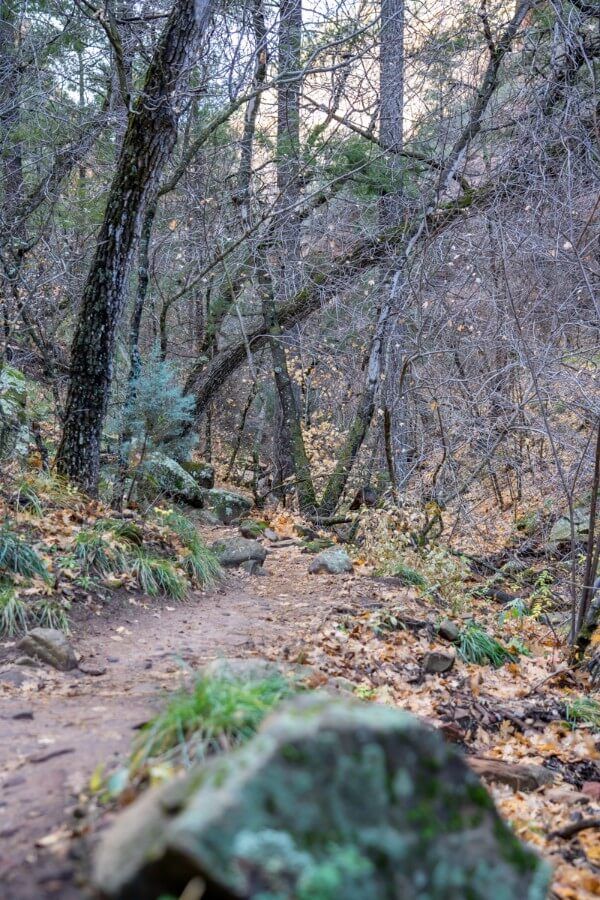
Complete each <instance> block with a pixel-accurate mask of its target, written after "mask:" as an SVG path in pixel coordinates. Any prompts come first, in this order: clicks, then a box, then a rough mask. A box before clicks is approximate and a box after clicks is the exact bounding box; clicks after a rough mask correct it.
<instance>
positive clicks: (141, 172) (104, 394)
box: [57, 0, 211, 495]
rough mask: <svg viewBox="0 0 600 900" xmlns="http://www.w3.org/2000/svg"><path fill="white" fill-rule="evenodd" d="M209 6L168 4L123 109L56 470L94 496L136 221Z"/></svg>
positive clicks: (171, 132) (171, 128)
mask: <svg viewBox="0 0 600 900" xmlns="http://www.w3.org/2000/svg"><path fill="white" fill-rule="evenodd" d="M210 8H211V0H178V2H177V3H175V5H174V7H173V9H172V11H171V14H170V16H169V18H168V20H167V23H166V25H165V28H164V30H163V33H162V35H161V37H160V39H159V42H158V45H157V47H156V50H155V52H154V55H153V58H152V61H151V63H150V66H149V68H148V71H147V73H146V78H145V82H144V86H143V88H142V91H141V93H140V95H139V97H138V98H137V100H136V101H135V103H134V105H133V108H132V110H131V113H130V114H129V116H128V122H127V129H126V132H125V137H124V139H123V145H122V148H121V153H120V156H119V160H118V163H117V170H116V173H115V176H114V179H113V182H112V185H111V188H110V192H109V196H108V202H107V206H106V210H105V213H104V220H103V223H102V227H101V229H100V234H99V236H98V242H97V246H96V252H95V254H94V258H93V261H92V264H91V267H90V272H89V275H88V279H87V283H86V285H85V288H84V292H83V299H82V304H81V310H80V313H79V318H78V322H77V328H76V332H75V338H74V341H73V348H72V356H71V378H70V382H69V391H68V396H67V404H66V414H65V422H64V429H63V435H62V441H61V444H60V447H59V450H58V456H57V469H58V471H59V472H60V473H61V474H63V475H66V476H67V477H68V478H70V479H72V480H73V481H74V482H76V483H77V484H79V485H80V486H81V487H82V488H83V489H84V490H85V491H87V492H89V493H90V494H92V495H95V494H96V493H97V489H98V477H99V467H100V442H101V436H102V426H103V424H104V419H105V416H106V409H107V404H108V398H109V393H110V387H111V382H112V375H113V357H114V348H115V338H116V332H117V327H118V323H119V319H120V315H121V311H122V308H123V302H124V296H125V289H126V283H127V278H128V275H129V271H130V267H131V258H132V254H133V250H134V246H135V240H136V237H137V232H138V226H139V222H140V218H141V216H142V215H143V212H144V209H145V206H146V202H147V200H148V198H149V197H151V196H152V195H153V193H154V191H155V190H156V188H157V185H158V179H159V178H160V175H161V173H162V171H163V168H164V166H165V163H166V161H167V160H168V158H169V156H170V154H171V152H172V150H173V147H174V145H175V141H176V139H177V123H178V111H177V109H176V107H175V105H174V103H173V97H174V94H175V92H176V90H177V88H178V87H179V86H180V85H181V82H182V81H183V79H184V77H185V76H186V75H187V73H188V70H189V66H190V62H191V58H192V54H193V50H194V46H195V43H196V40H197V39H198V37H199V36H200V34H201V33H202V31H203V30H204V28H205V26H206V24H207V22H208V18H209V16H210Z"/></svg>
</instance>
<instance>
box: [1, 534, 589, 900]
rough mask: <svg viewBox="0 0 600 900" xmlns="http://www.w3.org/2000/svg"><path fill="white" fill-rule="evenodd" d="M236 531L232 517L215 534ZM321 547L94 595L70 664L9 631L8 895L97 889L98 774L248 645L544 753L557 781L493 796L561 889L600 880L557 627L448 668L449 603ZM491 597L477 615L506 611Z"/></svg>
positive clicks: (537, 758) (531, 628)
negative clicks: (180, 584) (515, 647)
mask: <svg viewBox="0 0 600 900" xmlns="http://www.w3.org/2000/svg"><path fill="white" fill-rule="evenodd" d="M225 533H228V534H233V533H235V532H234V531H233V529H227V530H226V529H205V535H204V536H205V537H206V538H207V539H208V540H214V538H215V537H218V536H220V535H222V534H225ZM310 560H311V557H310V556H307V555H306V554H304V553H302V552H301V550H300V548H299V547H298V546H297V545H296V544H287V545H284V546H280V547H278V546H277V544H272V545H271V546H270V547H269V555H268V557H267V561H266V564H265V570H266V573H267V574H266V575H265V576H264V577H261V576H250V575H247V574H245V573H240V574H237V573H236V574H232V575H228V576H227V579H226V581H225V582H224V583H223V584H222V585H221V587H220V588H218V589H215V590H213V591H208V592H199V593H197V594H195V595H193V596H191V597H190V598H189V599H188V600H186V601H184V602H180V603H175V602H173V601H165V600H161V601H158V600H149V599H148V600H145V599H144V598H143V597H140V596H135V597H131V596H129V597H127V596H125V595H123V596H122V597H120V599H114V600H113V601H112V602H111V603H109V604H106V605H104V606H98V607H91V608H90V607H87V608H86V609H85V610H84V609H83V608H82V610H81V611H80V613H79V615H75V617H74V619H73V622H72V632H71V635H70V640H71V642H72V643H73V645H74V647H75V649H76V651H77V653H78V654H79V655H80V669H78V670H74V671H71V672H65V673H63V672H57V671H55V670H52V669H48V668H46V667H39V668H31V667H25V666H18V665H16V664H15V659H16V657H17V656H18V651H17V648H16V646H15V645H14V644H13V643H11V642H5V643H4V644H3V645H0V719H1V720H2V722H1V726H0V727H1V731H2V740H1V741H0V784H1V794H0V840H1V846H2V853H1V854H0V898H2V900H33V898H36V900H45V898H61V900H75V898H83V897H87V896H88V892H87V888H86V880H85V871H86V864H87V859H89V848H90V847H91V846H93V844H94V842H95V841H96V840H97V837H98V835H99V834H101V832H102V830H103V828H105V827H107V826H108V825H109V824H110V823H111V821H113V819H114V816H115V815H117V814H118V810H117V809H116V808H115V805H114V804H112V805H108V806H106V807H102V806H101V805H100V806H98V805H97V804H95V800H94V790H93V788H92V787H91V784H92V783H93V781H94V778H95V775H96V773H98V772H99V771H103V772H104V771H106V772H110V771H111V770H113V769H115V768H117V767H118V766H119V765H123V763H126V761H127V757H128V754H129V752H130V749H131V742H132V739H133V737H134V735H135V733H136V728H139V726H140V725H141V724H142V723H144V722H146V721H148V719H149V718H151V717H152V716H153V715H154V714H155V712H156V710H157V709H159V708H160V706H161V703H162V702H163V700H164V697H165V695H166V694H167V693H169V692H172V691H173V690H176V689H177V688H179V687H181V686H183V685H185V684H186V683H188V682H189V679H190V675H191V673H193V671H194V670H197V669H198V668H199V667H200V666H201V665H202V664H203V663H205V662H207V661H209V660H210V659H214V658H219V657H243V656H260V657H268V658H270V659H286V660H289V661H292V662H299V663H308V664H309V665H311V666H312V667H313V668H314V670H315V678H314V680H313V681H314V683H313V684H311V686H314V687H318V686H319V684H321V683H324V682H326V681H327V679H328V678H331V677H333V676H340V675H341V676H344V677H346V678H348V679H350V680H351V681H352V682H354V684H355V685H356V693H357V694H358V696H360V697H362V698H363V699H365V700H373V701H381V702H389V703H394V704H397V705H400V706H403V707H405V708H407V709H410V710H412V711H413V712H415V713H417V714H418V715H421V716H422V717H423V718H425V719H427V720H428V721H430V722H431V723H432V724H433V725H434V726H435V727H438V728H440V729H441V730H442V731H443V733H444V734H445V736H446V738H447V739H449V740H451V741H453V742H454V743H456V744H458V745H459V746H462V747H463V749H465V750H466V751H467V752H468V753H469V754H471V755H474V756H477V757H479V758H484V759H485V760H487V762H484V763H483V765H484V767H485V766H488V768H489V766H490V765H491V766H492V768H493V765H494V762H498V761H503V762H505V763H506V764H507V767H508V769H509V770H510V768H511V767H514V766H518V765H523V764H528V765H534V766H544V767H545V769H546V771H547V772H549V773H551V775H552V776H553V778H554V783H543V784H540V785H539V786H537V787H536V785H535V784H534V785H533V789H532V786H531V785H529V786H527V789H524V788H523V789H521V787H522V786H521V784H519V783H511V784H508V783H503V784H496V783H495V784H493V785H492V787H491V789H492V791H493V793H494V796H495V799H496V802H497V804H498V806H499V808H500V810H501V812H502V813H503V815H504V816H505V817H506V818H507V819H509V820H510V821H511V823H512V825H513V828H514V829H515V831H516V832H517V833H518V834H519V835H520V836H521V837H522V838H523V839H526V840H528V841H530V842H532V843H533V844H534V845H535V846H537V847H538V849H539V850H540V852H542V853H543V854H544V855H545V856H546V857H547V858H548V859H549V860H550V861H551V863H552V864H553V865H554V866H555V880H554V885H553V891H554V896H555V897H560V898H563V900H569V898H572V900H575V898H578V900H579V898H581V900H585V898H589V897H595V896H600V840H599V834H600V832H599V830H598V828H595V829H593V828H586V829H584V830H582V831H580V832H579V833H578V834H575V835H574V836H573V837H571V838H565V837H560V836H553V832H554V831H555V830H556V829H558V828H561V827H563V826H565V825H568V824H573V823H577V822H578V821H580V820H582V819H588V818H597V817H598V816H599V815H600V802H599V801H600V744H599V743H598V732H597V731H595V730H594V727H593V726H592V725H590V723H589V722H579V723H577V726H576V727H569V726H567V725H566V724H565V721H564V702H565V698H568V697H571V696H574V695H580V694H581V693H582V692H583V688H582V685H581V684H580V683H578V682H577V681H575V680H574V679H575V678H576V677H579V676H577V675H576V674H575V675H574V674H573V673H571V672H570V671H569V670H568V669H567V668H566V667H565V664H564V663H563V662H561V660H562V651H561V650H559V649H558V648H557V646H556V641H555V638H554V636H553V634H552V631H551V629H548V628H546V627H542V626H541V625H540V624H539V623H533V622H532V623H530V624H527V625H523V624H522V623H521V624H520V625H519V628H520V634H521V637H522V638H523V639H524V640H527V642H528V646H529V648H530V652H531V655H530V656H529V655H523V656H520V657H519V659H518V661H514V662H509V663H507V664H506V665H504V666H503V667H502V668H499V669H494V668H493V667H491V666H475V665H467V664H465V663H464V662H462V661H461V660H460V659H458V658H457V659H456V661H455V663H454V665H453V667H452V669H451V670H450V671H449V672H448V673H446V674H443V675H427V674H425V673H424V670H423V665H422V663H423V658H424V656H425V654H426V653H428V652H429V651H431V650H437V651H440V652H446V653H447V652H448V651H449V650H450V649H451V648H450V647H449V645H448V644H447V643H444V642H443V641H440V639H439V637H438V636H437V635H436V632H435V623H436V622H439V620H440V617H442V616H443V611H441V610H436V608H435V606H432V603H431V602H430V601H429V600H424V599H423V598H421V597H419V596H418V592H417V591H415V590H414V589H411V588H407V587H406V586H404V585H402V584H400V583H399V582H398V580H397V579H394V578H376V577H374V576H373V574H372V572H370V571H368V570H366V569H362V568H361V567H357V569H356V571H355V573H354V574H350V575H343V576H332V575H309V574H308V566H309V563H310ZM486 603H487V605H486ZM486 603H482V604H481V605H480V606H479V608H478V609H477V615H478V616H479V617H480V618H481V619H482V620H484V621H485V617H486V616H487V620H488V621H491V619H492V618H494V619H496V618H497V610H496V609H493V608H492V607H493V602H490V601H486ZM490 604H491V605H490ZM470 614H471V615H472V611H470ZM557 671H558V672H559V674H558V675H556V674H555V673H556V672H557ZM549 676H550V677H549ZM490 761H491V762H490ZM536 771H538V772H539V770H537V769H536ZM502 780H504V781H505V782H506V780H508V781H509V782H510V781H511V776H510V772H509V777H508V779H506V778H504V777H503V779H502ZM513 782H514V779H513ZM515 788H519V789H515ZM90 809H92V812H90ZM82 838H83V840H82Z"/></svg>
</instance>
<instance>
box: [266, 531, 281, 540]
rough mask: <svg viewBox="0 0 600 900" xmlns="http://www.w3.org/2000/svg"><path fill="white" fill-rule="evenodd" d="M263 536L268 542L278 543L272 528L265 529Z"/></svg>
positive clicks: (277, 537)
mask: <svg viewBox="0 0 600 900" xmlns="http://www.w3.org/2000/svg"><path fill="white" fill-rule="evenodd" d="M264 535H265V537H266V539H267V540H268V541H278V540H279V535H278V534H277V532H276V531H273V529H272V528H265V531H264Z"/></svg>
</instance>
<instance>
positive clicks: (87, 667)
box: [79, 663, 106, 676]
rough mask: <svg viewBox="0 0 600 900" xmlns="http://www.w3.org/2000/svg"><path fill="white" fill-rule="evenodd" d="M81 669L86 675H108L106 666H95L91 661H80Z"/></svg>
mask: <svg viewBox="0 0 600 900" xmlns="http://www.w3.org/2000/svg"><path fill="white" fill-rule="evenodd" d="M79 671H80V672H83V674H84V675H94V676H97V675H106V666H94V665H92V664H91V663H79Z"/></svg>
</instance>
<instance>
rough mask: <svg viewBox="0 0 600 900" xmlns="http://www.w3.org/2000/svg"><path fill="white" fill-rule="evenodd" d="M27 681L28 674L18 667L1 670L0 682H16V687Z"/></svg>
mask: <svg viewBox="0 0 600 900" xmlns="http://www.w3.org/2000/svg"><path fill="white" fill-rule="evenodd" d="M26 681H27V676H26V675H24V674H23V672H19V671H18V670H17V669H7V670H6V671H5V672H0V684H14V686H15V687H21V685H22V684H25V682H26Z"/></svg>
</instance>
